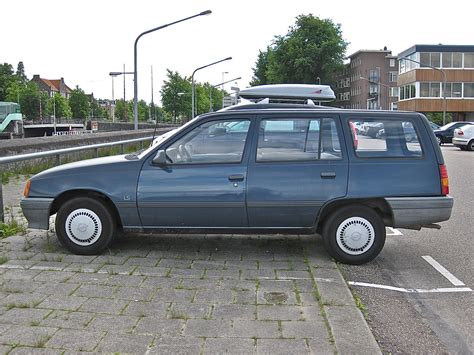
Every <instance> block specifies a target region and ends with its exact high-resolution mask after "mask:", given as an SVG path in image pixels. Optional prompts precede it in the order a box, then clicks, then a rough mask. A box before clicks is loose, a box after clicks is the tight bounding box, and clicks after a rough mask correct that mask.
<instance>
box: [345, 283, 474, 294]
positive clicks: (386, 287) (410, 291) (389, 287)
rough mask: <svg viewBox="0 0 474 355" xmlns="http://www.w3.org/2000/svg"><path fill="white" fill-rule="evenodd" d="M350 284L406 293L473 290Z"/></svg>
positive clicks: (465, 290)
mask: <svg viewBox="0 0 474 355" xmlns="http://www.w3.org/2000/svg"><path fill="white" fill-rule="evenodd" d="M347 283H348V284H349V285H352V286H362V287H372V288H380V289H384V290H390V291H397V292H404V293H450V292H472V289H470V288H469V287H450V288H433V289H428V290H427V289H421V288H403V287H394V286H387V285H379V284H371V283H367V282H355V281H348V282H347Z"/></svg>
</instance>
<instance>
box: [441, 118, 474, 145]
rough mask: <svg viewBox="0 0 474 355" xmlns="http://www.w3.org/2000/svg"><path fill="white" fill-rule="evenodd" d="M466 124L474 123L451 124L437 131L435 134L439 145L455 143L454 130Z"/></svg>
mask: <svg viewBox="0 0 474 355" xmlns="http://www.w3.org/2000/svg"><path fill="white" fill-rule="evenodd" d="M466 124H474V122H461V121H459V122H451V123H448V124H446V125H444V126H442V127H440V128H439V129H435V130H434V134H435V135H436V139H437V140H438V143H439V144H440V145H441V144H443V143H451V142H452V141H453V136H454V130H455V129H456V128H461V127H462V126H464V125H466Z"/></svg>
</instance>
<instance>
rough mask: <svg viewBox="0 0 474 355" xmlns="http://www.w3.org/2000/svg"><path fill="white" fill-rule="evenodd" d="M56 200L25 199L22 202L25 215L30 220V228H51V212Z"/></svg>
mask: <svg viewBox="0 0 474 355" xmlns="http://www.w3.org/2000/svg"><path fill="white" fill-rule="evenodd" d="M53 201H54V199H52V198H23V199H22V200H21V202H20V205H21V208H22V210H23V214H24V215H25V217H26V219H27V220H28V228H33V229H45V230H47V229H48V228H49V211H50V210H51V205H52V203H53Z"/></svg>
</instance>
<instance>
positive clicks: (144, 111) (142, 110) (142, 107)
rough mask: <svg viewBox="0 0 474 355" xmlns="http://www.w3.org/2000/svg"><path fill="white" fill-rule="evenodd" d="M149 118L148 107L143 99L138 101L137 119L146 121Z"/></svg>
mask: <svg viewBox="0 0 474 355" xmlns="http://www.w3.org/2000/svg"><path fill="white" fill-rule="evenodd" d="M149 119H150V107H149V106H148V104H147V103H146V101H145V100H140V101H138V120H139V121H148V120H149Z"/></svg>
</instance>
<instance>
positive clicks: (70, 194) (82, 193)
mask: <svg viewBox="0 0 474 355" xmlns="http://www.w3.org/2000/svg"><path fill="white" fill-rule="evenodd" d="M76 197H90V198H93V199H96V200H98V201H100V202H102V203H104V204H105V206H106V207H107V208H108V209H109V211H110V212H111V213H112V216H113V217H114V219H115V221H116V223H117V226H118V227H120V228H121V227H122V220H121V218H120V214H119V212H118V210H117V207H116V206H115V204H114V203H113V201H112V200H111V199H110V197H109V196H107V195H105V194H104V193H102V192H99V191H95V190H87V189H77V190H68V191H64V192H62V193H61V194H60V195H58V196H57V197H56V198H55V199H54V201H53V203H52V205H51V209H50V212H49V213H50V215H53V214H55V213H57V212H58V210H59V208H60V206H61V205H62V204H63V203H64V202H66V201H68V200H71V199H73V198H76Z"/></svg>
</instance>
